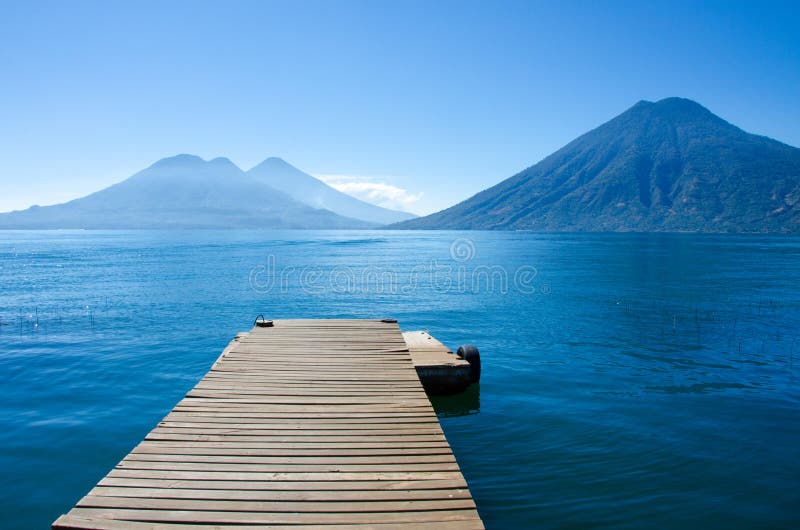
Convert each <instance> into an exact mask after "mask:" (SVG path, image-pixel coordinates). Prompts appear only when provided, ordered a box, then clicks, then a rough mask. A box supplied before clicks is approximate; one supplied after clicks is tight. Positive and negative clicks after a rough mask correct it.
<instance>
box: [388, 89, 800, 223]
mask: <svg viewBox="0 0 800 530" xmlns="http://www.w3.org/2000/svg"><path fill="white" fill-rule="evenodd" d="M392 228H402V229H484V230H533V231H609V232H611V231H638V232H657V231H671V232H681V231H691V232H799V231H800V149H797V148H795V147H791V146H788V145H786V144H783V143H780V142H778V141H776V140H772V139H770V138H767V137H764V136H757V135H754V134H749V133H747V132H745V131H743V130H741V129H739V128H738V127H736V126H734V125H732V124H730V123H728V122H727V121H725V120H723V119H722V118H720V117H718V116H716V115H714V114H713V113H711V112H710V111H709V110H708V109H706V108H705V107H703V106H701V105H700V104H698V103H696V102H694V101H691V100H688V99H682V98H668V99H664V100H661V101H658V102H655V103H653V102H648V101H640V102H639V103H637V104H636V105H634V106H633V107H631V108H630V109H628V110H627V111H625V112H624V113H622V114H621V115H619V116H617V117H616V118H614V119H612V120H611V121H609V122H607V123H605V124H603V125H601V126H600V127H598V128H596V129H594V130H592V131H590V132H588V133H586V134H584V135H583V136H580V137H579V138H577V139H575V140H574V141H572V142H570V143H569V144H567V145H566V146H564V147H563V148H562V149H560V150H558V151H556V152H555V153H553V154H552V155H550V156H548V157H547V158H545V159H544V160H542V161H541V162H539V163H538V164H536V165H534V166H531V167H529V168H527V169H525V170H523V171H521V172H520V173H518V174H516V175H514V176H512V177H511V178H508V179H506V180H504V181H502V182H500V183H499V184H497V185H495V186H493V187H491V188H489V189H487V190H484V191H482V192H480V193H478V194H477V195H474V196H473V197H471V198H469V199H467V200H465V201H463V202H461V203H459V204H457V205H455V206H452V207H450V208H448V209H446V210H443V211H441V212H438V213H435V214H432V215H429V216H426V217H420V218H417V219H412V220H409V221H405V222H402V223H399V224H396V225H393V226H392Z"/></svg>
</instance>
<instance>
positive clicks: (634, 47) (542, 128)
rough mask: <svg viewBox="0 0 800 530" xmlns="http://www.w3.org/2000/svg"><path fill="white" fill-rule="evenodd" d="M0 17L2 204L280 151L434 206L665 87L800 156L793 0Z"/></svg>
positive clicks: (276, 7)
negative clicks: (187, 156) (169, 165)
mask: <svg viewBox="0 0 800 530" xmlns="http://www.w3.org/2000/svg"><path fill="white" fill-rule="evenodd" d="M162 4H163V5H162ZM0 10H1V11H0V211H5V210H10V209H19V208H24V207H27V206H30V205H31V204H34V203H38V204H52V203H56V202H62V201H64V200H67V199H70V198H74V197H78V196H81V195H84V194H86V193H88V192H91V191H94V190H97V189H99V188H102V187H104V186H106V185H108V184H111V183H113V182H116V181H119V180H122V179H124V178H125V177H127V176H129V175H131V174H133V173H134V172H136V171H138V170H139V169H142V168H144V167H146V166H148V165H149V164H151V163H152V162H154V161H155V160H157V159H159V158H162V157H165V156H170V155H173V154H177V153H193V154H197V155H200V156H202V157H204V158H213V157H216V156H227V157H229V158H231V159H232V160H233V161H234V162H235V163H237V164H238V165H240V166H241V167H242V168H244V169H248V168H249V167H251V166H253V165H255V164H256V163H257V162H259V161H260V160H261V159H263V158H265V157H267V156H280V157H283V158H285V159H286V160H287V161H289V162H291V163H293V164H294V165H296V166H298V167H300V168H301V169H304V170H306V171H308V172H310V173H312V174H317V175H328V176H330V175H334V176H336V177H328V178H334V179H338V181H341V182H343V181H347V180H348V179H350V180H357V181H360V182H367V183H381V184H386V185H390V186H393V187H395V188H400V189H402V190H405V192H406V193H407V194H408V197H409V202H408V206H409V208H410V209H411V210H413V211H416V212H418V213H426V212H430V211H433V210H436V209H440V208H442V207H445V206H448V205H450V204H452V203H455V202H457V201H459V200H461V199H464V198H466V197H467V196H469V195H471V194H473V193H475V192H477V191H479V190H481V189H483V188H485V187H487V186H489V185H492V184H494V183H496V182H498V181H500V180H502V179H504V178H506V177H508V176H510V175H512V174H513V173H515V172H517V171H519V170H521V169H523V168H525V167H527V166H529V165H531V164H533V163H535V162H537V161H538V160H540V159H541V158H542V157H544V156H546V155H547V154H549V153H551V152H552V151H554V150H555V149H557V148H559V147H560V146H562V145H564V144H565V143H567V142H568V141H569V140H571V139H572V138H574V137H575V136H577V135H579V134H581V133H583V132H585V131H586V130H588V129H590V128H593V127H595V126H597V125H599V124H600V123H602V122H604V121H606V120H607V119H609V118H611V117H613V116H615V115H616V114H618V113H620V112H622V111H623V110H625V109H626V108H627V107H629V106H631V105H632V104H634V103H635V102H636V101H638V100H640V99H648V100H657V99H660V98H663V97H667V96H684V97H689V98H692V99H695V100H697V101H699V102H700V103H702V104H703V105H705V106H707V107H708V108H710V109H711V110H712V111H713V112H715V113H717V114H719V115H721V116H722V117H723V118H725V119H727V120H729V121H731V122H733V123H735V124H737V125H739V126H740V127H742V128H744V129H745V130H749V131H751V132H756V133H759V134H766V135H768V136H771V137H774V138H777V139H779V140H781V141H783V142H786V143H789V144H791V145H795V146H798V145H800V5H799V4H797V2H785V3H764V2H752V3H737V2H728V1H723V2H705V3H701V2H687V3H676V2H656V3H650V2H638V1H636V2H588V1H586V2H534V1H530V2H520V3H513V2H512V3H502V2H500V3H498V2H485V3H472V2H452V3H450V2H438V1H437V2H388V1H385V2H384V1H372V2H333V1H326V2H318V3H317V2H313V3H306V2H302V3H301V2H286V3H282V2H280V3H271V2H261V1H256V2H219V3H204V2H196V1H186V2H163V3H162V2H152V3H149V2H139V1H137V2H97V3H82V2H52V3H51V2H47V3H41V2H35V1H32V2H0ZM420 193H421V194H422V196H421V198H419V200H417V201H413V198H414V197H416V196H418V194H420Z"/></svg>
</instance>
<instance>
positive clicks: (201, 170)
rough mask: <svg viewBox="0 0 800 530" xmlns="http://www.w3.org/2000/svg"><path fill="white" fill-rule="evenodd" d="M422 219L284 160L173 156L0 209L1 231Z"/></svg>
mask: <svg viewBox="0 0 800 530" xmlns="http://www.w3.org/2000/svg"><path fill="white" fill-rule="evenodd" d="M412 217H414V216H413V215H412V214H408V213H405V212H397V211H394V210H387V209H385V208H381V207H379V206H374V205H371V204H367V203H365V202H363V201H360V200H358V199H356V198H354V197H350V196H349V195H345V194H344V193H341V192H339V191H337V190H335V189H333V188H331V187H329V186H327V185H326V184H325V183H323V182H322V181H320V180H317V179H315V178H314V177H312V176H311V175H308V174H306V173H303V172H302V171H300V170H299V169H297V168H295V167H293V166H291V165H289V164H288V163H286V162H284V161H283V160H281V159H279V158H269V159H267V160H265V161H264V162H263V163H261V164H259V165H258V166H256V167H255V168H253V169H251V170H250V171H248V172H246V173H245V172H244V171H242V170H241V169H239V168H238V167H237V166H236V165H235V164H233V163H232V162H231V161H230V160H228V159H227V158H215V159H213V160H210V161H205V160H203V159H201V158H200V157H197V156H193V155H178V156H174V157H171V158H165V159H163V160H160V161H158V162H156V163H155V164H153V165H152V166H150V167H148V168H147V169H145V170H143V171H140V172H139V173H136V174H135V175H133V176H132V177H130V178H128V179H127V180H125V181H123V182H120V183H118V184H114V185H113V186H110V187H108V188H106V189H103V190H101V191H98V192H96V193H93V194H91V195H88V196H86V197H82V198H80V199H75V200H73V201H70V202H67V203H64V204H58V205H54V206H42V207H39V206H34V207H31V208H29V209H27V210H22V211H15V212H9V213H4V214H0V228H17V229H26V228H27V229H51V228H91V229H118V228H126V229H130V228H373V227H377V226H380V225H384V224H387V223H391V222H396V221H401V220H404V219H409V218H412Z"/></svg>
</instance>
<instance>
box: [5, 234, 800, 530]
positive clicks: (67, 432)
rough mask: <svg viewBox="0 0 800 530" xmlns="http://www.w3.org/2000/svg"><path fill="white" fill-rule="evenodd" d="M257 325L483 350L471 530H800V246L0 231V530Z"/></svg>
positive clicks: (71, 494) (34, 510)
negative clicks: (477, 525)
mask: <svg viewBox="0 0 800 530" xmlns="http://www.w3.org/2000/svg"><path fill="white" fill-rule="evenodd" d="M259 313H263V314H264V315H266V316H267V317H268V318H292V317H300V318H308V317H324V318H337V317H365V318H376V317H388V316H391V317H395V318H397V319H398V320H399V321H400V324H401V326H402V328H403V329H407V330H412V329H424V330H429V331H430V332H431V333H432V334H433V335H434V336H435V337H437V338H438V339H440V340H441V341H443V342H444V343H446V344H447V345H449V346H451V347H453V348H455V347H457V346H458V345H459V344H463V343H468V342H472V343H475V344H476V345H478V346H479V348H480V350H481V357H482V361H483V375H482V380H481V384H480V388H479V391H473V392H471V393H470V394H468V395H465V396H461V397H459V398H449V399H439V400H436V403H435V405H436V407H437V410H438V411H439V412H440V413H441V415H442V424H443V427H444V430H445V432H446V434H447V438H448V440H449V441H450V443H451V445H452V446H453V449H454V451H455V454H456V456H457V457H458V461H459V463H460V465H461V468H462V470H463V473H464V475H465V476H466V478H467V480H468V481H469V483H470V487H471V490H472V493H473V495H474V497H475V499H476V502H477V504H478V509H479V511H480V513H481V515H482V517H483V519H484V521H485V523H486V525H487V528H490V529H491V528H509V529H517V528H543V529H544V528H642V527H649V528H660V529H671V528H676V529H677V528H680V529H686V528H700V529H703V530H709V529H715V528H725V529H730V528H787V529H788V528H798V527H800V391H799V389H800V387H799V386H798V383H799V382H800V366H798V365H800V239H798V238H791V237H767V236H732V235H724V236H722V235H721V236H706V235H678V234H673V235H665V234H659V235H631V234H627V235H626V234H605V235H603V234H600V235H579V234H557V235H543V234H528V233H489V232H380V231H364V232H358V231H346V232H336V231H324V232H313V231H249V232H248V231H242V232H238V231H233V232H113V231H111V232H80V231H76V232H0V370H1V371H0V374H2V387H0V422H2V423H1V424H0V427H2V428H0V468H2V470H3V477H4V480H3V481H2V482H1V483H0V488H2V494H0V527H2V528H4V529H23V528H25V529H27V528H46V527H48V526H49V523H50V522H51V521H52V520H54V519H55V518H56V517H57V516H58V515H60V514H61V513H63V512H65V511H67V510H68V509H69V508H70V507H71V506H72V505H73V504H74V503H75V502H76V501H77V500H78V499H79V498H80V497H82V496H83V495H84V494H85V493H86V492H87V491H88V490H89V489H90V488H91V487H92V486H93V485H94V484H95V483H96V482H97V481H98V480H99V479H100V478H101V477H102V476H103V475H105V474H106V473H107V472H108V470H109V469H110V468H111V467H112V466H113V465H114V464H116V463H117V461H119V460H120V459H121V458H122V457H123V456H124V455H125V454H126V453H127V452H128V451H129V450H130V449H131V448H132V447H133V446H134V445H135V444H137V443H138V442H139V441H140V440H141V439H142V437H143V436H144V435H145V434H146V433H147V432H148V431H149V430H150V429H151V428H152V427H153V426H154V425H155V424H156V423H157V422H158V420H160V419H161V418H162V417H163V416H164V415H165V414H166V413H167V412H168V411H169V410H170V409H171V408H172V406H173V405H174V404H175V403H176V402H177V401H178V400H180V399H181V398H182V397H183V395H184V394H185V393H186V391H187V390H189V389H190V388H191V387H192V386H193V385H194V384H195V383H196V381H197V380H198V379H199V378H200V377H202V375H203V374H205V372H206V371H207V370H208V368H209V366H210V364H211V363H212V362H213V361H214V360H215V359H216V357H217V356H218V355H219V354H220V351H221V350H222V348H223V347H224V346H225V345H226V344H227V343H228V342H229V341H230V340H231V339H232V337H233V336H234V334H236V333H237V332H239V331H244V330H247V329H249V328H250V327H251V325H252V321H253V319H254V318H255V317H256V315H258V314H259Z"/></svg>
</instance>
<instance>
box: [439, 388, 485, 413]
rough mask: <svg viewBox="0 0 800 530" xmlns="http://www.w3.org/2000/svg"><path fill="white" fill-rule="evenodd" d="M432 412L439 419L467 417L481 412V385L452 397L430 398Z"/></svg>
mask: <svg viewBox="0 0 800 530" xmlns="http://www.w3.org/2000/svg"><path fill="white" fill-rule="evenodd" d="M430 400H431V404H432V405H433V410H434V411H436V415H437V416H439V417H453V416H467V415H469V414H478V413H479V412H480V411H481V385H480V383H478V384H474V385H470V386H469V387H467V389H466V390H465V391H464V392H462V393H460V394H455V395H452V396H430Z"/></svg>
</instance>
